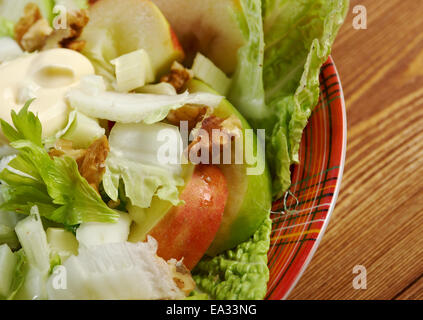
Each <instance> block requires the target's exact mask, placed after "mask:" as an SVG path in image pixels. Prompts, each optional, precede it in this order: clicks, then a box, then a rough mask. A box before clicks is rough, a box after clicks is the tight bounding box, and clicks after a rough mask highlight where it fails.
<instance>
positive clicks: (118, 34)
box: [80, 0, 184, 76]
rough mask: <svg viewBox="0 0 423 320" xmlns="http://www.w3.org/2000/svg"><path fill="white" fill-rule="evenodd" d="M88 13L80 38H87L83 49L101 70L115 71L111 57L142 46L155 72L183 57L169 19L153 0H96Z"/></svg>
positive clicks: (103, 71)
mask: <svg viewBox="0 0 423 320" xmlns="http://www.w3.org/2000/svg"><path fill="white" fill-rule="evenodd" d="M89 17H90V21H89V23H88V24H87V26H86V27H85V28H84V31H83V33H82V35H81V37H80V39H81V40H85V41H86V45H85V48H84V50H83V53H84V54H85V55H86V56H87V57H88V58H90V59H91V60H92V61H93V63H94V65H95V66H96V70H97V71H100V73H110V72H113V67H112V66H111V64H110V61H111V60H113V59H115V58H117V57H119V56H122V55H124V54H127V53H130V52H133V51H136V50H139V49H144V50H145V51H146V52H147V53H148V55H149V57H150V59H151V66H152V69H153V72H154V74H155V76H160V75H161V74H162V73H164V72H166V71H167V69H168V68H169V67H170V65H171V64H172V62H173V61H175V60H180V59H182V58H183V55H184V54H183V51H182V49H181V46H180V45H179V43H178V41H177V39H176V37H175V36H174V35H173V34H172V31H171V28H170V25H169V23H168V22H167V20H166V18H165V17H164V16H163V14H162V13H161V12H160V10H159V9H158V8H157V6H156V5H154V3H152V2H151V1H150V0H119V2H117V1H115V0H101V1H97V2H96V3H95V4H94V5H92V6H90V9H89ZM102 75H103V74H102Z"/></svg>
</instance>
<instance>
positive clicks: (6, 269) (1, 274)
mask: <svg viewBox="0 0 423 320" xmlns="http://www.w3.org/2000/svg"><path fill="white" fill-rule="evenodd" d="M17 261H18V258H17V257H16V256H15V255H14V254H13V253H12V251H11V250H10V248H9V246H8V245H7V244H3V245H1V246H0V296H3V297H7V296H8V295H9V292H10V286H11V284H12V280H13V274H14V271H15V267H16V263H17Z"/></svg>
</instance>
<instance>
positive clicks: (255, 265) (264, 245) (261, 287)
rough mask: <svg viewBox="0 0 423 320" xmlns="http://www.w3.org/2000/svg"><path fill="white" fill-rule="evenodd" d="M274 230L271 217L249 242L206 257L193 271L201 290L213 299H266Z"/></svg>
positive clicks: (194, 297) (202, 297)
mask: <svg viewBox="0 0 423 320" xmlns="http://www.w3.org/2000/svg"><path fill="white" fill-rule="evenodd" d="M271 228H272V220H271V219H270V217H268V218H267V219H266V220H265V221H264V222H263V224H262V225H261V226H260V227H259V229H258V230H257V231H256V233H255V234H254V235H253V237H252V238H251V239H250V240H249V241H246V242H244V243H241V244H240V245H238V246H237V247H236V248H234V249H232V250H228V251H225V252H224V253H222V254H219V255H218V256H216V257H214V258H208V257H205V258H203V259H202V260H201V261H200V262H199V263H198V265H197V266H196V267H195V268H194V270H193V278H194V280H195V282H196V283H197V286H198V287H199V289H200V290H201V291H202V292H203V293H207V294H208V295H209V297H210V298H211V299H218V300H260V299H263V298H264V297H265V295H266V292H267V282H268V281H269V269H268V267H267V251H268V250H269V246H270V231H271ZM196 297H197V298H200V297H199V296H198V294H197V295H194V296H193V298H192V299H196ZM201 299H204V296H201Z"/></svg>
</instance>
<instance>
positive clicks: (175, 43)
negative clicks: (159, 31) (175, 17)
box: [169, 27, 185, 61]
mask: <svg viewBox="0 0 423 320" xmlns="http://www.w3.org/2000/svg"><path fill="white" fill-rule="evenodd" d="M169 29H170V36H171V39H172V43H173V47H174V48H175V50H176V51H180V52H181V56H182V57H181V58H180V59H179V60H180V61H182V60H184V58H185V52H184V49H183V48H182V45H181V43H180V42H179V39H178V37H177V35H176V33H175V31H173V29H172V27H169Z"/></svg>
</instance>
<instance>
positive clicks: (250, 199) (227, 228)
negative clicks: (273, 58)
mask: <svg viewBox="0 0 423 320" xmlns="http://www.w3.org/2000/svg"><path fill="white" fill-rule="evenodd" d="M187 89H188V91H189V92H209V93H214V92H215V91H214V90H213V89H211V88H210V87H209V86H208V85H206V84H205V83H203V82H201V81H199V80H195V79H191V80H190V81H189V82H188V83H187ZM213 114H214V115H215V116H217V117H220V118H228V117H230V116H236V117H237V118H238V119H239V120H240V121H241V124H242V129H243V130H244V132H245V130H247V129H251V126H250V125H249V124H248V122H247V120H245V118H244V117H243V116H242V115H241V114H240V113H239V112H238V111H237V110H236V108H235V107H234V106H233V105H232V104H231V103H230V102H229V101H228V100H226V99H224V100H222V102H221V103H220V105H219V106H218V107H216V108H214V110H213ZM244 136H245V135H244ZM244 142H245V141H244ZM254 143H255V144H256V143H257V138H256V137H254ZM244 150H245V149H244ZM259 150H260V149H257V150H256V151H255V152H259ZM261 156H263V157H264V155H261ZM249 167H251V166H250V165H248V164H246V163H244V164H221V165H219V168H220V170H221V171H222V173H223V175H224V176H225V178H226V181H227V182H228V200H227V203H226V206H225V212H224V214H223V218H222V223H221V225H220V227H219V230H218V232H217V234H216V237H215V239H214V240H213V243H212V244H211V245H210V247H209V248H208V249H207V254H208V255H210V256H215V255H217V254H219V253H221V252H222V251H225V250H227V249H231V248H234V247H235V246H236V245H238V244H240V243H241V242H244V241H246V240H248V238H249V237H251V236H252V235H253V234H254V232H255V231H256V230H257V228H258V227H259V226H260V225H261V223H262V222H263V220H264V219H265V218H266V217H267V216H268V215H269V211H270V208H271V204H272V189H271V179H270V173H269V169H268V168H267V166H266V168H265V170H264V172H263V173H262V174H259V175H248V174H247V169H248V168H249Z"/></svg>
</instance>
